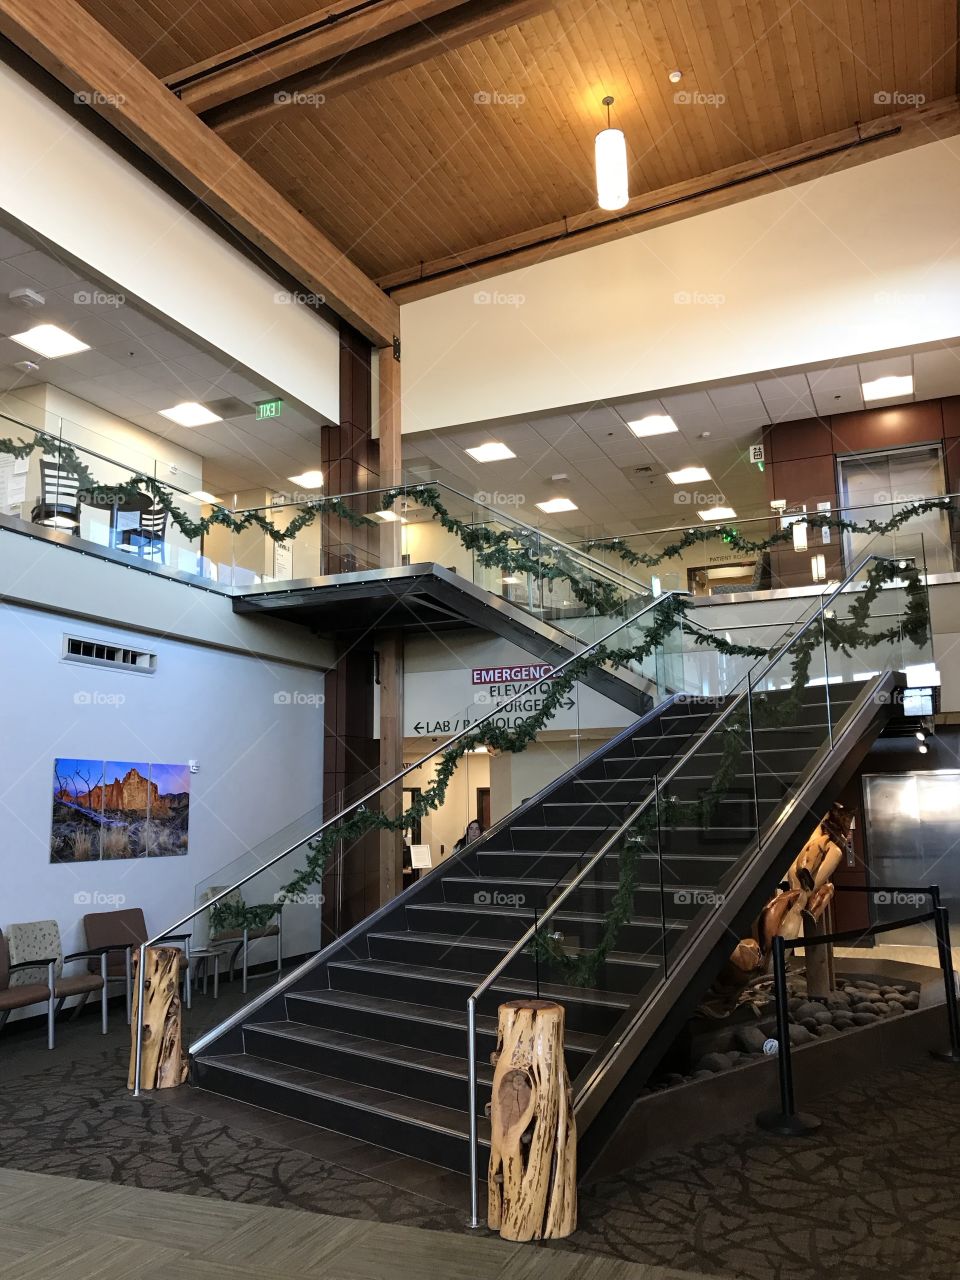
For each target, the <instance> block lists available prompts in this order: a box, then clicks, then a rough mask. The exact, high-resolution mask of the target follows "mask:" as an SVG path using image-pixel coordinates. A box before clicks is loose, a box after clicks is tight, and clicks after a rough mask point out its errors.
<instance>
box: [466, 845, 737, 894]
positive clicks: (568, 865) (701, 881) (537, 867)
mask: <svg viewBox="0 0 960 1280" xmlns="http://www.w3.org/2000/svg"><path fill="white" fill-rule="evenodd" d="M750 836H751V833H750V832H748V831H744V832H742V833H737V834H736V836H735V838H734V839H732V840H725V841H721V840H720V839H719V838H718V837H716V836H715V835H711V834H710V833H708V837H709V839H710V841H711V842H710V843H705V842H704V838H703V833H702V832H699V831H697V832H685V831H671V832H670V833H669V848H668V849H667V850H666V857H665V865H664V880H665V882H666V883H668V884H677V885H688V884H695V885H700V886H701V887H706V888H709V887H711V886H712V885H715V884H716V883H717V882H718V881H719V880H720V879H721V878H722V876H723V875H724V874H725V873H726V872H727V870H728V869H729V867H730V861H731V859H732V858H733V857H735V856H738V855H739V854H740V853H741V852H742V851H743V848H744V846H745V844H746V842H747V841H748V840H749V839H750ZM694 855H700V856H699V857H696V858H695V857H694ZM581 865H582V863H581V860H580V859H579V858H577V857H575V856H574V855H572V854H551V853H540V854H534V853H530V854H524V853H488V854H481V855H480V868H481V870H482V871H483V872H484V873H485V878H489V879H491V880H495V879H496V876H497V874H498V873H499V874H501V875H504V876H506V877H508V878H509V879H511V880H512V879H517V878H520V877H522V876H524V875H535V876H536V877H537V879H542V880H553V881H554V882H556V881H559V880H560V879H561V878H563V877H571V876H572V875H573V874H574V873H575V871H576V870H577V868H578V867H579V866H581ZM590 875H591V876H592V877H593V878H594V879H595V880H608V881H618V879H619V876H620V860H619V858H618V857H617V856H616V854H608V855H606V856H605V857H603V858H601V859H600V861H599V862H598V863H597V865H596V867H595V868H594V870H593V871H592V872H590ZM639 880H640V882H641V883H644V884H658V883H659V880H660V876H659V863H658V862H657V860H656V858H643V859H641V863H640V875H639Z"/></svg>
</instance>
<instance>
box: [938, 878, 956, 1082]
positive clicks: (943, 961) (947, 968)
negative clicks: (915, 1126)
mask: <svg viewBox="0 0 960 1280" xmlns="http://www.w3.org/2000/svg"><path fill="white" fill-rule="evenodd" d="M933 919H934V924H935V926H936V930H937V951H938V952H939V953H940V968H941V970H942V971H943V989H944V995H945V997H946V1002H947V1028H948V1030H949V1032H950V1048H949V1049H934V1050H932V1051H931V1052H932V1056H933V1057H934V1058H936V1059H937V1061H938V1062H957V1063H960V1014H958V1012H957V982H956V978H955V977H954V975H953V948H952V947H951V945H950V917H949V915H948V914H947V908H946V907H942V906H940V905H939V903H938V905H937V906H935V907H934V909H933Z"/></svg>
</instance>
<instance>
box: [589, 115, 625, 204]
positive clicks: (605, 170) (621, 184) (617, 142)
mask: <svg viewBox="0 0 960 1280" xmlns="http://www.w3.org/2000/svg"><path fill="white" fill-rule="evenodd" d="M603 105H604V106H605V107H606V108H607V127H606V128H605V129H601V130H600V132H599V133H598V134H597V141H596V147H595V151H594V154H595V157H596V165H597V204H599V206H600V208H601V209H622V208H623V206H624V205H625V204H626V203H627V201H628V200H629V199H630V195H629V192H628V190H627V143H626V139H625V138H624V136H623V130H622V129H614V128H612V127H611V125H610V108H611V107H612V106H613V98H611V97H609V95H608V96H607V97H606V98H604V100H603Z"/></svg>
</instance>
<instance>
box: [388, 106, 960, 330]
mask: <svg viewBox="0 0 960 1280" xmlns="http://www.w3.org/2000/svg"><path fill="white" fill-rule="evenodd" d="M957 134H960V100H958V98H956V97H952V98H944V99H941V100H939V101H937V102H931V103H928V104H927V105H925V106H923V107H912V108H908V109H907V110H905V111H903V112H900V113H897V114H895V115H890V116H885V117H884V118H883V119H879V120H871V121H870V122H869V123H865V124H862V125H858V126H855V127H854V128H852V129H844V130H841V131H840V132H839V133H833V134H830V135H828V136H827V137H823V138H815V139H814V140H812V141H811V142H803V143H800V144H798V145H797V146H793V147H786V148H784V149H783V150H781V151H777V152H773V153H771V154H770V155H766V156H763V157H761V158H759V159H756V160H748V161H744V162H743V163H742V164H737V165H731V166H730V167H728V168H726V169H721V170H718V171H716V172H715V173H712V174H707V175H703V176H698V177H695V178H689V179H687V180H685V181H684V182H678V183H675V184H673V185H672V186H670V187H663V188H661V189H659V190H657V191H649V192H647V193H645V194H644V195H642V196H636V197H635V198H634V199H633V200H631V201H630V203H629V204H628V205H627V206H626V208H625V209H623V210H622V211H620V212H618V213H616V214H613V215H611V214H609V213H606V212H604V210H602V209H595V208H592V209H588V210H586V212H583V213H579V214H573V215H571V216H570V217H567V218H563V219H560V220H558V221H555V222H550V223H546V224H545V225H543V226H539V227H531V228H529V229H528V230H526V231H521V232H518V233H517V234H516V235H512V236H507V237H505V238H504V239H501V240H495V241H491V242H490V243H488V244H483V245H477V246H476V247H475V248H471V249H467V250H464V251H463V252H461V253H453V254H448V255H447V256H445V257H443V258H436V259H434V260H433V261H431V262H423V263H419V264H418V265H416V266H414V267H411V268H409V269H407V270H405V271H395V272H392V273H391V274H390V275H386V276H381V277H380V279H379V280H378V281H377V283H378V284H379V285H380V287H381V288H382V289H384V290H385V291H386V292H387V293H389V295H390V297H391V298H393V299H394V300H395V301H396V302H398V303H400V304H401V305H403V303H405V302H414V301H416V300H417V299H418V298H429V297H432V296H433V295H435V294H438V293H446V292H447V291H448V290H450V289H458V288H460V287H461V286H462V285H468V284H474V283H478V282H479V281H482V280H489V279H490V278H491V277H492V276H497V275H501V274H503V273H504V272H507V271H516V270H519V269H520V268H521V267H529V266H535V265H536V264H537V263H538V262H544V261H546V260H548V259H550V258H558V257H562V256H563V255H564V254H568V253H576V252H577V251H578V250H580V249H588V248H591V247H592V246H593V245H598V244H605V243H607V242H608V241H610V240H619V239H621V238H622V237H624V236H629V235H635V234H637V233H638V232H641V231H649V230H650V229H651V228H653V227H660V226H664V225H665V224H667V223H670V222H679V221H680V220H681V219H683V218H690V217H693V216H694V215H695V214H698V213H707V212H709V211H710V210H712V209H720V208H723V207H725V206H726V205H731V204H735V203H737V202H738V201H740V200H747V199H750V198H751V197H752V196H758V195H766V194H768V193H769V192H771V191H777V190H781V189H783V188H784V187H792V186H797V185H798V184H799V183H802V182H809V181H811V180H812V179H813V178H817V177H822V176H824V175H825V174H828V173H835V172H838V171H839V170H842V169H849V168H852V167H853V166H854V165H858V164H864V163H866V162H867V161H869V160H876V159H879V158H880V157H881V156H885V155H893V154H894V153H895V152H898V151H906V150H909V149H910V148H911V147H918V146H923V145H924V143H927V142H934V141H936V140H937V139H938V138H949V137H954V136H956V135H957Z"/></svg>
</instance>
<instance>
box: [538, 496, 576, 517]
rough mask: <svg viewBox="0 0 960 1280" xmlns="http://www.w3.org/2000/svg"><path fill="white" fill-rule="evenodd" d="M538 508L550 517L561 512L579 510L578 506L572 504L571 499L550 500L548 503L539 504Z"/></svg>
mask: <svg viewBox="0 0 960 1280" xmlns="http://www.w3.org/2000/svg"><path fill="white" fill-rule="evenodd" d="M537 506H538V507H539V508H540V510H541V511H545V512H546V513H547V515H548V516H553V515H557V514H558V512H560V511H578V510H579V508H578V507H577V504H576V503H575V502H571V501H570V499H569V498H548V499H547V501H546V502H538V503H537Z"/></svg>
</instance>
